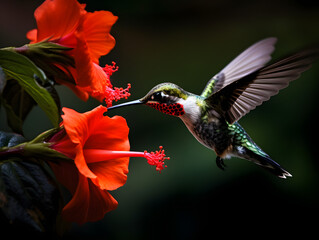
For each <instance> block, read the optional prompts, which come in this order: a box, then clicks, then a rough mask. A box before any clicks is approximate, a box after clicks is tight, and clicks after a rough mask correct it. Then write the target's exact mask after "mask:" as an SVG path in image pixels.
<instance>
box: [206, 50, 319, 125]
mask: <svg viewBox="0 0 319 240" xmlns="http://www.w3.org/2000/svg"><path fill="white" fill-rule="evenodd" d="M318 56H319V50H318V49H316V50H308V51H303V52H299V53H296V54H294V55H292V56H290V57H287V58H285V59H283V60H280V61H278V62H276V63H273V64H271V65H269V66H266V67H264V68H262V69H260V70H258V71H255V72H253V73H251V74H249V75H247V76H245V77H243V78H241V79H239V80H237V81H235V82H233V83H230V84H228V85H227V86H225V87H224V88H222V89H220V90H219V91H217V92H215V93H214V94H212V95H211V96H210V97H208V98H207V99H206V101H207V102H208V104H210V105H211V106H212V107H213V108H214V110H215V111H217V112H218V113H219V114H220V115H221V116H223V117H224V118H225V120H226V121H227V122H229V123H231V124H232V123H234V122H236V121H238V120H239V119H240V118H241V117H242V116H244V115H246V114H247V113H248V112H249V111H251V110H253V109H255V108H256V106H259V105H261V104H262V103H263V102H264V101H267V100H268V99H269V98H270V97H271V96H273V95H276V94H277V93H278V91H279V90H280V89H283V88H285V87H287V86H288V84H289V82H290V81H292V80H295V79H297V78H298V77H299V76H300V74H301V73H302V72H304V71H305V70H307V69H308V68H310V66H311V64H312V62H313V61H314V60H316V59H317V58H318Z"/></svg>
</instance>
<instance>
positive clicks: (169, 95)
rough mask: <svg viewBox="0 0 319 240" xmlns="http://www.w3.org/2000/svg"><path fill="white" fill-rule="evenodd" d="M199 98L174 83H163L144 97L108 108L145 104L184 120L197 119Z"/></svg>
mask: <svg viewBox="0 0 319 240" xmlns="http://www.w3.org/2000/svg"><path fill="white" fill-rule="evenodd" d="M199 101H200V100H199V99H198V98H197V97H196V96H195V95H194V94H191V93H189V92H187V91H185V90H184V89H182V88H181V87H179V86H177V85H176V84H173V83H161V84H159V85H157V86H155V87H153V88H152V89H151V90H150V91H149V92H148V93H147V94H146V95H145V96H144V97H143V98H141V99H139V100H135V101H131V102H127V103H123V104H119V105H115V106H113V107H110V108H108V109H113V108H117V107H122V106H128V105H135V104H145V105H148V106H150V107H152V108H154V109H156V110H158V111H160V112H163V113H165V114H169V115H172V116H176V117H182V120H183V121H184V120H186V121H188V120H189V119H192V120H195V119H197V117H198V115H199V114H200V107H199Z"/></svg>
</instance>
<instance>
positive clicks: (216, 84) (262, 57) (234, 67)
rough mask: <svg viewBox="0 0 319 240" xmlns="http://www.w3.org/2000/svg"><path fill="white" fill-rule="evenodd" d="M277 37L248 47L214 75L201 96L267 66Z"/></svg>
mask: <svg viewBox="0 0 319 240" xmlns="http://www.w3.org/2000/svg"><path fill="white" fill-rule="evenodd" d="M276 41H277V39H276V38H266V39H263V40H261V41H259V42H257V43H255V44H254V45H252V46H250V47H249V48H247V49H246V50H245V51H244V52H242V53H241V54H240V55H238V56H237V57H236V58H235V59H234V60H233V61H231V62H230V63H229V64H228V65H227V66H226V67H225V68H224V69H223V70H221V71H220V72H219V73H217V74H216V75H215V76H214V77H212V78H211V79H210V80H209V81H208V83H207V85H206V87H205V88H204V90H203V92H202V94H201V96H202V97H208V96H210V95H211V94H212V93H215V92H217V91H218V90H219V89H222V88H223V87H225V86H227V85H228V84H230V83H232V82H234V81H236V80H238V79H240V78H242V77H244V76H246V75H248V74H250V73H252V72H255V71H256V70H258V69H260V68H262V67H263V66H265V64H266V63H267V62H269V61H270V59H271V57H270V55H271V53H272V52H273V51H274V49H275V47H274V45H275V43H276Z"/></svg>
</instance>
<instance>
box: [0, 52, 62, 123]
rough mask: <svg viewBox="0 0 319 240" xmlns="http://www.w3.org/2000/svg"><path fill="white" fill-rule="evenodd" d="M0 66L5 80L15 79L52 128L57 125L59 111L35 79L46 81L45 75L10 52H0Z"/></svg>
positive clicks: (22, 58) (28, 61) (21, 57)
mask: <svg viewBox="0 0 319 240" xmlns="http://www.w3.org/2000/svg"><path fill="white" fill-rule="evenodd" d="M0 66H1V67H2V70H3V72H4V73H5V74H6V76H7V79H15V80H17V81H18V83H19V84H20V86H21V87H22V88H23V89H24V90H25V91H26V92H27V93H28V94H29V95H30V96H31V97H32V98H33V99H34V101H35V102H36V103H37V104H38V105H39V106H40V108H41V109H42V110H43V111H44V112H45V113H46V115H47V116H48V118H49V119H50V121H51V122H52V124H53V126H55V127H57V126H58V124H59V119H60V115H59V110H58V107H57V105H56V103H55V101H54V99H53V98H52V96H51V95H50V93H49V92H48V91H47V90H46V89H45V88H43V87H41V86H40V85H39V84H38V83H37V81H36V79H37V78H39V79H40V80H41V81H42V82H43V83H44V82H46V81H47V79H46V76H45V74H44V73H43V71H42V70H40V69H39V68H38V67H37V66H36V65H35V64H34V63H33V62H32V61H30V60H29V59H28V58H27V57H25V56H23V55H21V54H18V53H16V52H13V51H10V50H4V49H1V50H0Z"/></svg>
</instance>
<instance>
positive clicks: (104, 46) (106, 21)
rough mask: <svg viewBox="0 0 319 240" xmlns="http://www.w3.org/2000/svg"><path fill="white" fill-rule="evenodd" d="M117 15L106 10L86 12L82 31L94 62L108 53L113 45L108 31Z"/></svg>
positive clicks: (113, 41) (113, 42)
mask: <svg viewBox="0 0 319 240" xmlns="http://www.w3.org/2000/svg"><path fill="white" fill-rule="evenodd" d="M117 19H118V17H116V16H114V15H113V14H112V13H111V12H108V11H97V12H93V13H87V14H86V15H85V20H84V22H83V28H82V29H83V33H84V36H85V39H86V42H87V44H88V48H89V50H90V56H91V58H92V60H93V61H94V62H97V61H98V59H99V58H100V57H101V56H103V55H106V54H108V53H109V52H110V51H111V50H112V49H113V48H114V46H115V39H114V38H113V37H112V36H111V34H110V33H109V32H110V30H111V27H112V26H113V24H114V23H115V22H116V21H117Z"/></svg>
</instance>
